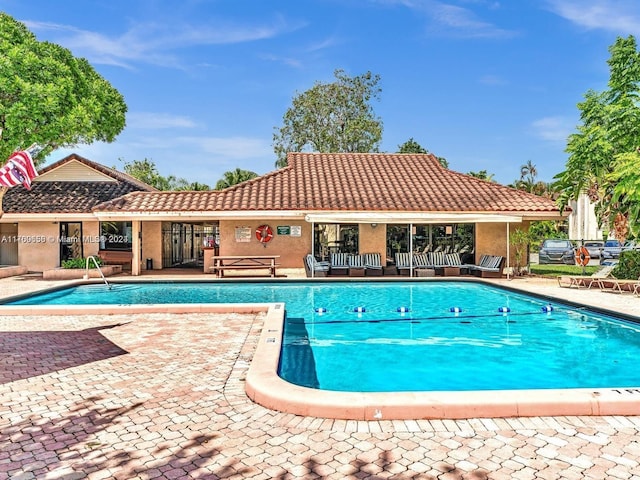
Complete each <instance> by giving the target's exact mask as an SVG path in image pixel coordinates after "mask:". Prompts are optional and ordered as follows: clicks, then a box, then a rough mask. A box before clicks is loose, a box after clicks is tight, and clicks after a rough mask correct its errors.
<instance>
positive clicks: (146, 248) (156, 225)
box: [140, 222, 162, 270]
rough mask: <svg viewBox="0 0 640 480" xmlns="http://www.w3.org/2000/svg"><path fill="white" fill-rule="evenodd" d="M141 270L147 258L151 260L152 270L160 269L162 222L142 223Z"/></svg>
mask: <svg viewBox="0 0 640 480" xmlns="http://www.w3.org/2000/svg"><path fill="white" fill-rule="evenodd" d="M140 258H141V262H142V270H146V269H147V258H151V259H153V269H154V270H161V269H162V222H142V256H141V257H140Z"/></svg>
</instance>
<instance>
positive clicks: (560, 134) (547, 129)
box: [531, 116, 575, 144]
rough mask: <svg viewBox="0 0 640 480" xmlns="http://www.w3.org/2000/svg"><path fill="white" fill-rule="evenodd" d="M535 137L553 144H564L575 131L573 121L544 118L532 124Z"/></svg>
mask: <svg viewBox="0 0 640 480" xmlns="http://www.w3.org/2000/svg"><path fill="white" fill-rule="evenodd" d="M531 127H532V128H533V133H534V135H535V136H537V137H539V138H541V139H542V140H545V141H547V142H552V143H560V144H564V143H566V141H567V138H568V137H569V135H570V134H571V133H573V131H574V130H575V123H572V120H570V119H568V118H566V117H561V116H555V117H544V118H540V119H538V120H535V121H534V122H532V123H531Z"/></svg>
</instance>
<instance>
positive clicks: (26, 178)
mask: <svg viewBox="0 0 640 480" xmlns="http://www.w3.org/2000/svg"><path fill="white" fill-rule="evenodd" d="M37 176H38V172H37V171H36V167H35V165H34V163H33V159H32V158H31V154H30V153H29V152H28V151H27V150H21V151H19V152H15V153H13V154H12V155H11V157H9V160H8V161H7V164H6V165H5V166H4V167H2V168H1V169H0V187H15V186H16V185H20V184H22V185H24V188H26V189H27V190H31V180H33V179H34V178H36V177H37Z"/></svg>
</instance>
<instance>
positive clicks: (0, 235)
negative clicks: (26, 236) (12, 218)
mask: <svg viewBox="0 0 640 480" xmlns="http://www.w3.org/2000/svg"><path fill="white" fill-rule="evenodd" d="M17 236H18V224H17V223H0V247H2V248H0V265H18V242H15V241H14V239H15V238H16V237H17Z"/></svg>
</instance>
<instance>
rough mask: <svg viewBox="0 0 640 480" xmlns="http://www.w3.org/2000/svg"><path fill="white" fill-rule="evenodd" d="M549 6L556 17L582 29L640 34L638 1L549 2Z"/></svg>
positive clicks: (551, 0)
mask: <svg viewBox="0 0 640 480" xmlns="http://www.w3.org/2000/svg"><path fill="white" fill-rule="evenodd" d="M547 5H548V8H549V10H551V11H552V12H553V13H555V14H556V15H559V16H561V17H563V18H565V19H567V20H569V21H570V22H572V23H575V24H576V25H579V26H581V27H585V28H588V29H602V30H609V31H613V32H618V33H627V34H634V35H638V34H640V3H639V2H638V1H637V0H547Z"/></svg>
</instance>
